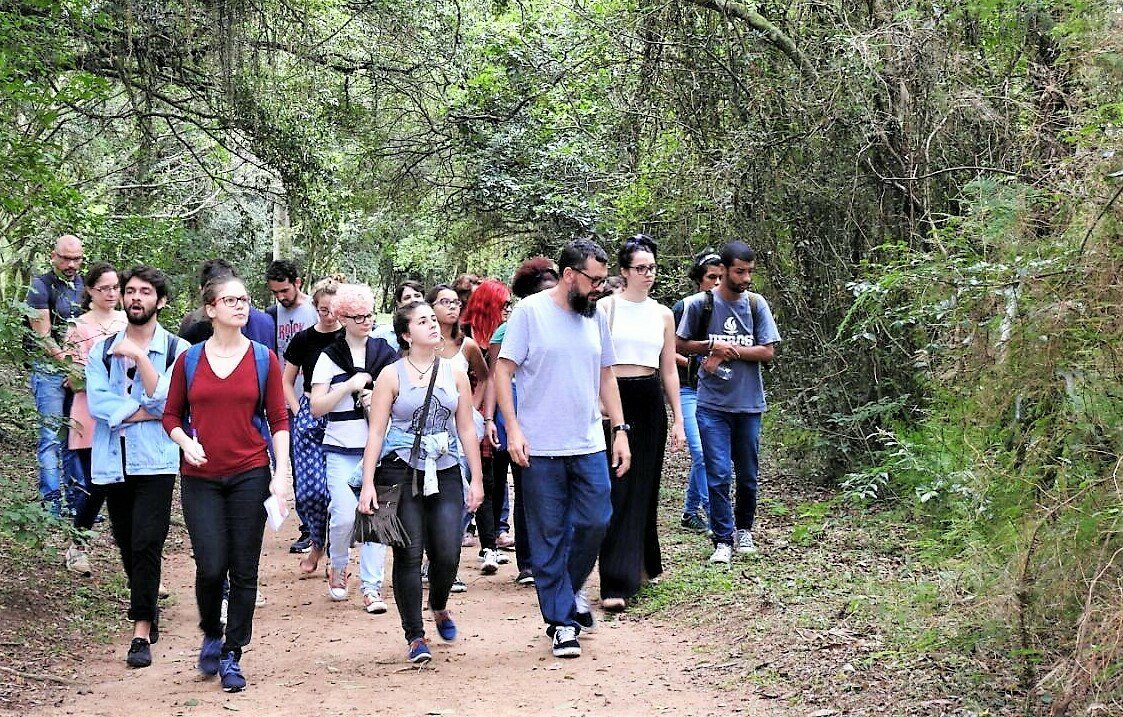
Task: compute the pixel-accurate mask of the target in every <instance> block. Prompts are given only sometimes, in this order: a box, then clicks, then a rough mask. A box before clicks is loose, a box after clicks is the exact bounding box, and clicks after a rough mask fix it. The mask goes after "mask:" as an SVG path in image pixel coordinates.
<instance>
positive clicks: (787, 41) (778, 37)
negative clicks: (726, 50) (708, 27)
mask: <svg viewBox="0 0 1123 717" xmlns="http://www.w3.org/2000/svg"><path fill="white" fill-rule="evenodd" d="M687 2H689V3H691V4H692V5H697V6H698V7H704V8H706V9H707V10H713V11H714V12H719V13H721V14H722V15H725V16H727V17H735V18H737V19H738V20H742V21H744V22H746V23H748V25H749V27H751V28H752V29H754V30H756V31H757V32H759V33H761V34H762V35H764V37H765V39H766V40H768V43H769V44H770V45H772V46H773V47H775V48H776V49H777V50H779V51H780V52H782V53H784V54H785V55H787V56H788V59H790V60H791V61H792V63H794V64H795V66H796V67H798V68H799V71H800V72H802V73H803V74H804V75H805V76H806V77H809V78H811V79H813V80H817V79H818V78H819V73H818V72H816V71H815V68H814V67H812V66H811V63H810V62H809V61H808V60H807V57H806V56H804V54H803V53H802V52H801V51H800V49H799V48H798V47H796V44H795V42H793V41H792V39H791V38H790V37H788V36H787V35H785V34H784V33H783V32H782V31H781V30H780V28H778V27H776V25H775V24H774V23H773V22H772V21H771V20H769V19H768V18H766V17H765V16H764V15H761V14H760V13H759V12H757V11H756V10H754V9H753V8H752V7H751V6H749V5H746V4H744V3H740V2H736V1H735V0H687Z"/></svg>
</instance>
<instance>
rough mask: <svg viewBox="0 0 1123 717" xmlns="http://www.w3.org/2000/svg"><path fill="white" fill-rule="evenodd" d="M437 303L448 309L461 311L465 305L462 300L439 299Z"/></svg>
mask: <svg viewBox="0 0 1123 717" xmlns="http://www.w3.org/2000/svg"><path fill="white" fill-rule="evenodd" d="M436 303H438V304H440V305H441V306H443V307H445V308H446V309H459V308H460V307H461V306H463V305H464V302H462V301H461V300H460V299H437V302H436Z"/></svg>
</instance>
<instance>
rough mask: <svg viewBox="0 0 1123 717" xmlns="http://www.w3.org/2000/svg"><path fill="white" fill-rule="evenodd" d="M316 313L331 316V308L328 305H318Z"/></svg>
mask: <svg viewBox="0 0 1123 717" xmlns="http://www.w3.org/2000/svg"><path fill="white" fill-rule="evenodd" d="M316 313H317V314H319V315H320V316H331V309H329V308H328V307H326V306H317V307H316Z"/></svg>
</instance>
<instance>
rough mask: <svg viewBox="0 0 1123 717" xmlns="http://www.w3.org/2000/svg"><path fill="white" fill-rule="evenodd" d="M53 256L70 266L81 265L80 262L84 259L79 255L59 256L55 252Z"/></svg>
mask: <svg viewBox="0 0 1123 717" xmlns="http://www.w3.org/2000/svg"><path fill="white" fill-rule="evenodd" d="M55 256H57V257H58V258H59V259H62V260H63V261H68V262H70V263H71V264H81V263H82V260H84V259H85V258H86V257H85V256H83V255H81V254H79V255H78V256H68V255H66V254H59V253H58V252H57V251H56V252H55Z"/></svg>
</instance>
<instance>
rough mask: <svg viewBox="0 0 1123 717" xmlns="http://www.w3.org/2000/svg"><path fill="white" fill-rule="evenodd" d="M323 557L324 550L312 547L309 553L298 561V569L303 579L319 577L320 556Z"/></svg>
mask: <svg viewBox="0 0 1123 717" xmlns="http://www.w3.org/2000/svg"><path fill="white" fill-rule="evenodd" d="M322 557H324V551H323V550H317V549H316V548H312V549H311V550H310V551H308V554H307V555H305V556H303V557H302V558H301V559H300V562H299V563H297V565H298V566H299V567H298V569H299V570H300V579H301V580H307V579H308V578H315V577H318V573H319V572H320V570H319V568H320V558H322ZM309 561H311V563H309ZM309 564H311V567H309Z"/></svg>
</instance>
